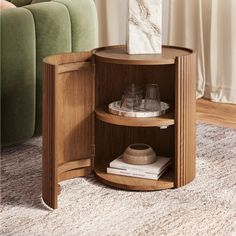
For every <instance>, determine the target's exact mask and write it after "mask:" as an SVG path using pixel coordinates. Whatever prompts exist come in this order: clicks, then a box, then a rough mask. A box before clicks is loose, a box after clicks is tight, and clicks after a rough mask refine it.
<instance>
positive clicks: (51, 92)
mask: <svg viewBox="0 0 236 236" xmlns="http://www.w3.org/2000/svg"><path fill="white" fill-rule="evenodd" d="M54 121H55V67H54V66H53V65H50V64H44V79H43V162H42V167H43V178H42V181H43V182H42V197H43V200H44V202H45V203H46V204H47V205H48V206H50V207H52V208H57V189H58V188H57V168H56V166H57V159H56V158H55V122H54Z"/></svg>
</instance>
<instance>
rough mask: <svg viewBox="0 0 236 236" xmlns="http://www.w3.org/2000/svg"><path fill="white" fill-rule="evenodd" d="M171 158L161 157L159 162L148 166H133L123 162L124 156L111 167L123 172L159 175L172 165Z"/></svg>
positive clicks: (114, 161) (117, 159)
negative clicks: (133, 171) (130, 171)
mask: <svg viewBox="0 0 236 236" xmlns="http://www.w3.org/2000/svg"><path fill="white" fill-rule="evenodd" d="M170 161H171V158H169V157H161V156H159V157H158V159H157V161H156V162H154V163H152V164H148V165H131V164H127V163H125V162H124V161H123V160H122V156H120V157H118V158H116V159H115V160H113V161H112V162H111V163H110V167H112V168H117V169H122V170H132V169H133V170H137V171H141V172H145V173H147V174H154V175H158V174H159V173H160V172H161V171H162V169H163V168H165V167H166V166H167V165H169V164H170Z"/></svg>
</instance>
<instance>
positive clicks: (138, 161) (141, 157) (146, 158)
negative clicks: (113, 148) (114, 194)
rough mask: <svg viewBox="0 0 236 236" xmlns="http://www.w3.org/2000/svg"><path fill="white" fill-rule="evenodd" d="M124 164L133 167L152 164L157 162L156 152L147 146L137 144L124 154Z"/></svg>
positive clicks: (132, 145) (128, 148)
mask: <svg viewBox="0 0 236 236" xmlns="http://www.w3.org/2000/svg"><path fill="white" fill-rule="evenodd" d="M122 159H123V161H124V162H126V163H128V164H133V165H147V164H152V163H153V162H155V161H156V160H157V156H156V153H155V151H154V150H153V149H152V148H151V147H150V146H149V145H147V144H144V143H136V144H131V145H130V146H128V147H127V148H126V150H125V152H124V153H123V156H122Z"/></svg>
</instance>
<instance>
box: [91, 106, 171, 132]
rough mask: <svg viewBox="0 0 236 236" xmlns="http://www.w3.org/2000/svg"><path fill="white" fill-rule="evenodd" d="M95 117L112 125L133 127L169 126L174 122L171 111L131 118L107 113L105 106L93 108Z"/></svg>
mask: <svg viewBox="0 0 236 236" xmlns="http://www.w3.org/2000/svg"><path fill="white" fill-rule="evenodd" d="M95 113H96V117H97V119H99V120H101V121H103V122H106V123H109V124H114V125H122V126H133V127H161V126H170V125H174V123H175V115H174V113H173V112H168V113H167V114H165V115H163V116H160V117H150V118H133V117H124V116H117V115H113V114H111V113H109V111H108V109H107V107H98V108H96V109H95Z"/></svg>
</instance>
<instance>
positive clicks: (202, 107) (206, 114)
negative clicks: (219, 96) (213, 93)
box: [197, 99, 236, 129]
mask: <svg viewBox="0 0 236 236" xmlns="http://www.w3.org/2000/svg"><path fill="white" fill-rule="evenodd" d="M197 120H198V121H201V122H205V123H208V124H213V125H218V126H222V127H227V128H234V129H236V105H231V104H221V103H215V102H211V101H209V100H206V99H200V100H198V101H197Z"/></svg>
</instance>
